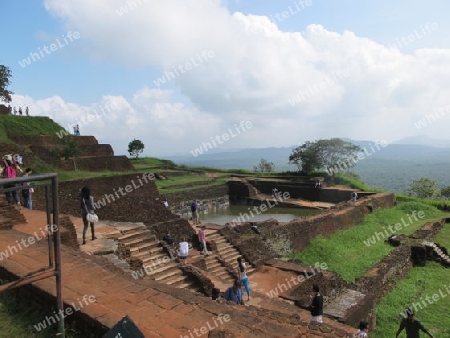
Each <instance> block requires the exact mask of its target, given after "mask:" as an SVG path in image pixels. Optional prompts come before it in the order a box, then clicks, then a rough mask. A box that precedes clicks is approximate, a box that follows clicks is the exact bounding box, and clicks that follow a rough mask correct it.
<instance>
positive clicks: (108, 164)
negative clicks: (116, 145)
mask: <svg viewBox="0 0 450 338" xmlns="http://www.w3.org/2000/svg"><path fill="white" fill-rule="evenodd" d="M52 162H53V163H54V165H56V166H57V167H58V168H60V169H62V170H67V171H71V170H87V171H103V170H111V171H129V170H133V169H134V168H133V165H132V164H131V162H130V159H129V158H128V157H126V156H96V157H80V158H77V159H72V160H56V161H52Z"/></svg>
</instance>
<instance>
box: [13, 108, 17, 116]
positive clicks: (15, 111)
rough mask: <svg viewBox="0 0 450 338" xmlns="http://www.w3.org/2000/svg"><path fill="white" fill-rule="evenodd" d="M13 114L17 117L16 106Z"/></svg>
mask: <svg viewBox="0 0 450 338" xmlns="http://www.w3.org/2000/svg"><path fill="white" fill-rule="evenodd" d="M13 112H14V115H17V109H16V106H14V108H13Z"/></svg>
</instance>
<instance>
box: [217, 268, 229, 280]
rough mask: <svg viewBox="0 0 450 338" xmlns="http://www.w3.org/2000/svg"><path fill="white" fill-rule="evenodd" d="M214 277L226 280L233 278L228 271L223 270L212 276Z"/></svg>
mask: <svg viewBox="0 0 450 338" xmlns="http://www.w3.org/2000/svg"><path fill="white" fill-rule="evenodd" d="M214 276H216V277H217V278H220V279H227V278H230V279H232V278H234V277H232V275H231V274H230V273H229V272H228V271H226V270H225V269H224V270H222V271H219V272H217V273H216V274H214Z"/></svg>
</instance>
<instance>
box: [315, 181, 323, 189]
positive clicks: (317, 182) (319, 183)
mask: <svg viewBox="0 0 450 338" xmlns="http://www.w3.org/2000/svg"><path fill="white" fill-rule="evenodd" d="M315 188H316V189H320V188H322V183H321V182H320V180H317V181H316V186H315Z"/></svg>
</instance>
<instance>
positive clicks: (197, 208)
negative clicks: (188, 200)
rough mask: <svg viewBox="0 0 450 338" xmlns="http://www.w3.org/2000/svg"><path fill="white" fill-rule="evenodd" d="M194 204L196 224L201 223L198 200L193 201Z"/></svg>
mask: <svg viewBox="0 0 450 338" xmlns="http://www.w3.org/2000/svg"><path fill="white" fill-rule="evenodd" d="M195 205H196V208H195V218H196V219H197V224H200V223H201V222H200V201H199V200H197V201H195Z"/></svg>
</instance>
